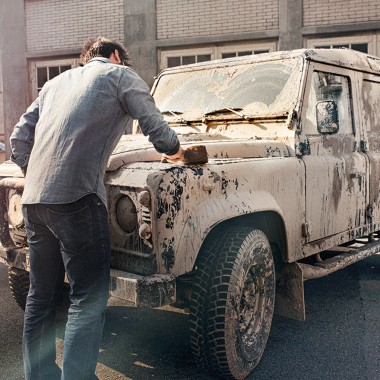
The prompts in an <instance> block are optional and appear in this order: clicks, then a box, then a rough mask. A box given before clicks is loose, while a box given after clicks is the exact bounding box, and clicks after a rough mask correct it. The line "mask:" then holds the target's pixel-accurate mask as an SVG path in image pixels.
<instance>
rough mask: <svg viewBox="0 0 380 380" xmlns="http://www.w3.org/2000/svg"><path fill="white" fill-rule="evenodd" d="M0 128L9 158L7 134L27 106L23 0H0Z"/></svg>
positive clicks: (8, 134) (10, 131)
mask: <svg viewBox="0 0 380 380" xmlns="http://www.w3.org/2000/svg"><path fill="white" fill-rule="evenodd" d="M0 79H1V80H0V128H1V132H2V133H3V136H4V137H3V142H5V146H6V149H7V157H9V137H10V134H11V133H12V131H13V128H14V125H15V124H16V122H17V121H18V120H19V118H20V116H21V114H22V113H24V112H25V110H26V107H27V88H28V81H27V67H26V57H25V15H24V1H23V0H1V1H0Z"/></svg>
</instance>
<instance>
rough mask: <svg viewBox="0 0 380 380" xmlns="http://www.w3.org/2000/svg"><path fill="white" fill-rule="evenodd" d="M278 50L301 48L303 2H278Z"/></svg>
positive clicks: (296, 0) (299, 0) (300, 0)
mask: <svg viewBox="0 0 380 380" xmlns="http://www.w3.org/2000/svg"><path fill="white" fill-rule="evenodd" d="M279 17H280V20H279V29H280V30H279V50H293V49H301V48H302V47H303V37H302V26H303V0H279Z"/></svg>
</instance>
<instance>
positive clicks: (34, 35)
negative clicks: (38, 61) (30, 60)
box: [25, 0, 124, 56]
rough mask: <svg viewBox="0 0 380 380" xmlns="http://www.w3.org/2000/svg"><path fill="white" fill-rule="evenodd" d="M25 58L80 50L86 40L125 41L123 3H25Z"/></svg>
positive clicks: (94, 0) (32, 0) (68, 0)
mask: <svg viewBox="0 0 380 380" xmlns="http://www.w3.org/2000/svg"><path fill="white" fill-rule="evenodd" d="M25 16H26V46H27V52H28V55H29V56H31V55H33V54H35V55H38V53H44V54H46V53H49V54H50V55H51V54H53V53H54V51H56V50H60V51H62V50H79V49H80V47H81V46H82V45H83V42H84V41H85V40H86V39H87V38H88V37H97V36H100V35H103V36H106V37H108V38H112V39H116V40H118V41H124V0H107V1H104V0H103V1H99V0H25Z"/></svg>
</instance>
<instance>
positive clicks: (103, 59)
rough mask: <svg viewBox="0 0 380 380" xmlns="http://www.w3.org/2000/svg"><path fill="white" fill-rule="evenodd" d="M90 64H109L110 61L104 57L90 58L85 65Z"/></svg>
mask: <svg viewBox="0 0 380 380" xmlns="http://www.w3.org/2000/svg"><path fill="white" fill-rule="evenodd" d="M92 62H102V63H111V61H110V60H109V59H108V58H104V57H95V58H92V59H91V60H90V61H88V62H87V65H88V64H89V63H92Z"/></svg>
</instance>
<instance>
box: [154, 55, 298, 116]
mask: <svg viewBox="0 0 380 380" xmlns="http://www.w3.org/2000/svg"><path fill="white" fill-rule="evenodd" d="M301 61H302V58H300V57H297V58H291V59H282V60H278V61H270V62H249V63H247V62H246V61H244V62H241V63H239V62H238V63H234V66H232V65H231V64H229V66H227V65H223V64H220V65H219V66H206V68H205V67H204V66H203V67H201V68H198V67H197V68H193V69H191V68H190V69H189V70H187V71H178V72H174V73H169V74H166V75H163V76H162V77H161V78H160V79H159V82H158V85H157V87H156V89H155V91H154V95H153V96H154V98H155V101H156V104H157V106H158V108H159V109H160V110H161V112H163V113H168V114H170V113H175V114H181V118H183V119H186V114H192V115H194V114H197V115H198V114H199V115H205V114H208V113H212V112H215V111H220V110H228V109H229V110H243V112H244V114H245V115H247V116H253V115H265V114H268V113H270V114H281V113H282V114H283V113H286V112H289V110H290V109H292V108H293V107H294V105H295V103H296V100H297V96H298V88H299V84H300V81H301V70H302V66H301Z"/></svg>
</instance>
